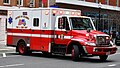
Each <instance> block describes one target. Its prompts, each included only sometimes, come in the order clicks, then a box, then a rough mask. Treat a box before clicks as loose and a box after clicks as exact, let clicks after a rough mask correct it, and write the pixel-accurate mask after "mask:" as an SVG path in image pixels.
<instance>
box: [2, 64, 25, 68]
mask: <svg viewBox="0 0 120 68" xmlns="http://www.w3.org/2000/svg"><path fill="white" fill-rule="evenodd" d="M23 65H24V64H11V65H4V66H0V68H3V67H16V66H23Z"/></svg>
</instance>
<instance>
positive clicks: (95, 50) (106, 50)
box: [85, 46, 117, 55]
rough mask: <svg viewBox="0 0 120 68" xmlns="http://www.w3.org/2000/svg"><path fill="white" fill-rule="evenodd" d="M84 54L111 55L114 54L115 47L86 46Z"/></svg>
mask: <svg viewBox="0 0 120 68" xmlns="http://www.w3.org/2000/svg"><path fill="white" fill-rule="evenodd" d="M85 49H86V53H87V54H92V55H111V54H115V53H116V51H117V48H116V47H93V46H86V47H85Z"/></svg>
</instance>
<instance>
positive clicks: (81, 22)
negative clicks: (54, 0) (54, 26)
mask: <svg viewBox="0 0 120 68" xmlns="http://www.w3.org/2000/svg"><path fill="white" fill-rule="evenodd" d="M70 21H71V22H72V28H73V30H87V29H90V30H93V29H94V28H93V26H92V23H91V21H90V19H89V18H80V17H70Z"/></svg>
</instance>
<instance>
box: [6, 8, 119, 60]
mask: <svg viewBox="0 0 120 68" xmlns="http://www.w3.org/2000/svg"><path fill="white" fill-rule="evenodd" d="M7 45H8V46H14V47H16V51H17V52H19V54H28V53H30V52H32V51H41V52H42V53H43V54H48V53H49V54H50V53H51V54H62V55H66V54H71V56H72V60H75V61H76V60H78V59H79V58H80V57H81V56H89V55H91V56H99V57H100V59H101V60H106V59H107V58H108V55H110V54H115V53H116V51H117V48H116V45H115V44H114V43H113V42H112V41H111V39H110V36H109V35H107V34H105V33H103V32H100V31H97V30H96V29H95V27H94V24H93V22H92V20H91V18H90V17H86V16H81V11H80V10H72V9H71V10H70V9H61V8H25V9H22V8H21V9H13V10H9V11H8V23H7Z"/></svg>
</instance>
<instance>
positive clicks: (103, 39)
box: [96, 36, 110, 46]
mask: <svg viewBox="0 0 120 68" xmlns="http://www.w3.org/2000/svg"><path fill="white" fill-rule="evenodd" d="M106 37H108V36H97V38H96V43H97V46H109V45H110V39H106Z"/></svg>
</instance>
